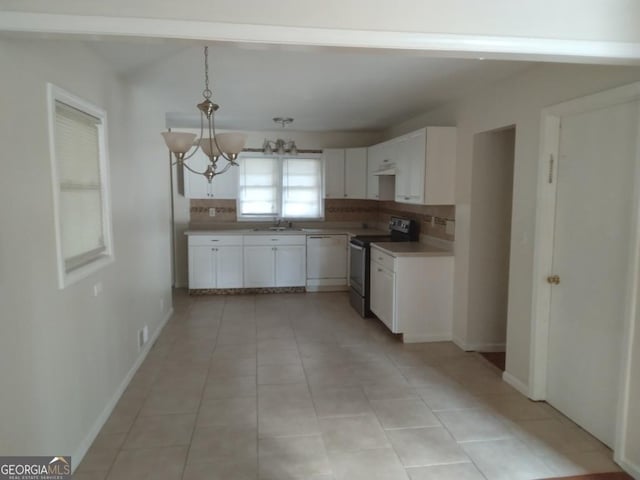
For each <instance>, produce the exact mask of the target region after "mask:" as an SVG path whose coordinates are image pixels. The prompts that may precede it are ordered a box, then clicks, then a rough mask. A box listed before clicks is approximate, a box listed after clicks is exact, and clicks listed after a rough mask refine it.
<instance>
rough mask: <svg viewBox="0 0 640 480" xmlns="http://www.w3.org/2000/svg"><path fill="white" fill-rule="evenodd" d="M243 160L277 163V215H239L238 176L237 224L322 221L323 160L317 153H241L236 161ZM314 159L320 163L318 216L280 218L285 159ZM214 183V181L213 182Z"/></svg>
mask: <svg viewBox="0 0 640 480" xmlns="http://www.w3.org/2000/svg"><path fill="white" fill-rule="evenodd" d="M243 158H271V159H275V160H276V161H277V165H278V184H277V186H276V187H277V203H278V213H277V214H275V215H242V214H241V213H240V181H241V176H242V175H238V190H237V191H238V195H237V198H236V212H237V214H236V218H237V221H238V222H260V221H262V222H266V221H273V220H275V219H279V218H281V219H283V220H287V221H300V222H321V221H323V220H324V160H323V157H322V155H321V154H319V153H299V154H298V155H265V154H264V153H261V152H243V153H241V154H240V155H239V156H238V161H239V162H242V159H243ZM296 158H300V159H305V158H307V159H314V160H318V161H319V162H320V178H319V181H320V216H318V217H284V216H282V213H283V207H284V199H283V196H284V161H283V160H287V159H296ZM214 181H215V180H214Z"/></svg>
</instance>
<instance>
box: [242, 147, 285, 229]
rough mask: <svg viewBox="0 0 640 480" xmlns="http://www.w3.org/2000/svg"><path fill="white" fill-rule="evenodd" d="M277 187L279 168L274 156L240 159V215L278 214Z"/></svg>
mask: <svg viewBox="0 0 640 480" xmlns="http://www.w3.org/2000/svg"><path fill="white" fill-rule="evenodd" d="M279 189H280V169H279V167H278V160H277V159H276V158H271V157H262V158H260V157H249V158H243V159H242V160H241V161H240V179H239V190H238V198H239V213H240V215H245V216H271V217H272V216H277V215H279Z"/></svg>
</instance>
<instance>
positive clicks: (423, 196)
mask: <svg viewBox="0 0 640 480" xmlns="http://www.w3.org/2000/svg"><path fill="white" fill-rule="evenodd" d="M396 140H397V141H398V143H397V145H396V147H395V152H394V156H395V158H394V160H395V164H396V184H395V187H396V193H395V198H396V202H401V203H417V204H425V205H453V204H454V203H455V166H456V128H455V127H427V128H423V129H421V130H418V131H416V132H412V133H409V134H407V135H404V136H402V137H399V138H398V139H396Z"/></svg>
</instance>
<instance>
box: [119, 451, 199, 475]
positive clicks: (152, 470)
mask: <svg viewBox="0 0 640 480" xmlns="http://www.w3.org/2000/svg"><path fill="white" fill-rule="evenodd" d="M186 458H187V447H185V446H180V447H163V448H137V449H134V450H121V451H120V453H119V454H118V457H117V458H116V460H115V462H114V464H113V467H112V468H111V471H110V472H109V476H108V477H107V478H108V480H140V479H153V480H180V479H181V478H182V471H183V467H184V462H185V460H186Z"/></svg>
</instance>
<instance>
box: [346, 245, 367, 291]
mask: <svg viewBox="0 0 640 480" xmlns="http://www.w3.org/2000/svg"><path fill="white" fill-rule="evenodd" d="M349 253H350V258H351V261H350V266H351V270H350V273H349V280H350V282H351V288H352V289H353V290H355V291H356V292H358V294H359V295H360V296H361V297H364V296H365V292H366V286H367V281H366V280H367V250H366V247H363V246H360V245H355V244H354V243H350V244H349Z"/></svg>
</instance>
